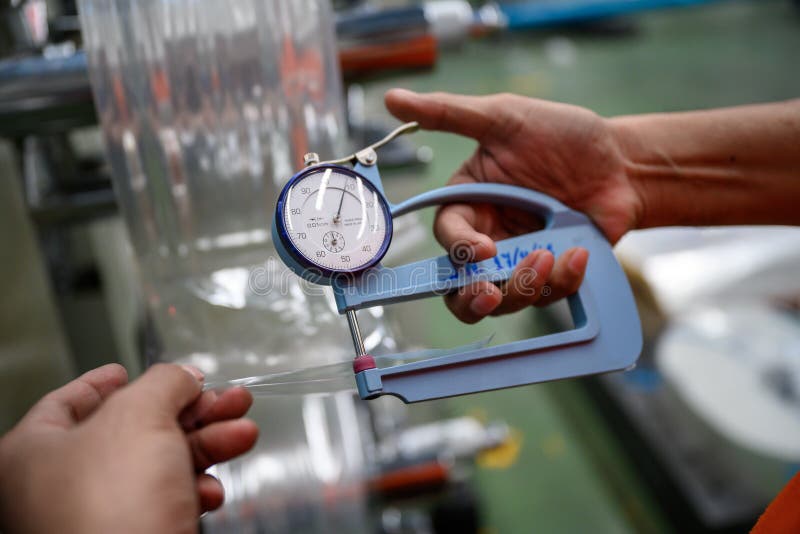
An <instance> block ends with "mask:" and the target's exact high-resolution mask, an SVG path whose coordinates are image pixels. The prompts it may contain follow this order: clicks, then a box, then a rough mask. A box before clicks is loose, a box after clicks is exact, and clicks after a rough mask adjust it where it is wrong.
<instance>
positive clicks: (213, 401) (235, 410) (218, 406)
mask: <svg viewBox="0 0 800 534" xmlns="http://www.w3.org/2000/svg"><path fill="white" fill-rule="evenodd" d="M252 404H253V396H252V395H251V394H250V392H249V391H247V390H246V389H245V388H242V387H235V388H231V389H227V390H224V391H214V390H209V391H204V392H203V394H202V395H200V397H199V398H198V399H197V401H195V402H194V403H193V404H192V405H191V406H189V407H188V408H186V409H185V410H184V411H183V413H181V415H180V418H179V420H180V423H181V426H182V427H183V429H184V430H185V431H190V430H196V429H198V428H201V427H203V426H206V425H210V424H211V423H216V422H218V421H224V420H227V419H236V418H238V417H242V416H243V415H244V414H245V413H247V410H249V409H250V406H251V405H252Z"/></svg>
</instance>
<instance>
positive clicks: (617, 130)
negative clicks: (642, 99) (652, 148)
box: [605, 116, 655, 230]
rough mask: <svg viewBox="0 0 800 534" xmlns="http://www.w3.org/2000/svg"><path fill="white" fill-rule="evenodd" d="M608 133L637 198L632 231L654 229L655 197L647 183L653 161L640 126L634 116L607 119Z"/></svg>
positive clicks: (625, 175) (626, 178) (625, 176)
mask: <svg viewBox="0 0 800 534" xmlns="http://www.w3.org/2000/svg"><path fill="white" fill-rule="evenodd" d="M605 121H606V123H607V126H608V130H609V132H611V137H612V138H613V140H614V144H615V145H616V148H617V153H618V154H619V157H620V158H621V163H622V171H623V173H624V179H625V180H626V181H627V183H628V184H629V186H630V188H631V191H632V193H633V197H634V199H635V200H634V204H635V206H636V209H635V210H634V213H635V217H634V221H633V228H631V229H632V230H633V229H639V228H648V227H651V226H654V225H653V224H652V223H651V221H652V220H653V218H654V215H653V213H652V211H653V209H654V206H653V205H652V204H653V203H652V201H651V200H650V198H651V196H652V192H651V187H650V184H649V180H648V178H649V177H648V174H649V173H648V169H649V170H650V171H652V170H653V161H654V159H655V158H654V157H653V156H652V155H650V154H648V153H647V147H646V145H645V144H644V143H643V142H642V139H641V136H642V132H641V126H640V125H639V124H637V122H638V121H637V118H636V117H635V116H621V117H612V118H609V119H605Z"/></svg>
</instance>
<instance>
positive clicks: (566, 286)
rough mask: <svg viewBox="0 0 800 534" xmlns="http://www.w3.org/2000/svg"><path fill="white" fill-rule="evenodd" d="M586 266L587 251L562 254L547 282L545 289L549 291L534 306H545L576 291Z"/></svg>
mask: <svg viewBox="0 0 800 534" xmlns="http://www.w3.org/2000/svg"><path fill="white" fill-rule="evenodd" d="M588 264H589V251H587V250H586V249H584V248H571V249H569V250H568V251H566V252H565V253H564V254H562V255H561V256H560V257H559V258H558V260H557V261H556V264H555V266H554V267H553V273H552V274H551V275H550V277H549V279H548V280H547V287H548V288H549V289H550V291H547V292H546V293H547V294H546V295H543V296H542V298H541V299H540V300H539V301H538V302H537V303H536V305H537V306H547V305H548V304H552V303H553V302H555V301H557V300H560V299H562V298H564V297H568V296H570V295H572V294H573V293H575V292H576V291H578V289H579V288H580V287H581V284H582V283H583V277H584V275H585V274H586V267H587V266H588Z"/></svg>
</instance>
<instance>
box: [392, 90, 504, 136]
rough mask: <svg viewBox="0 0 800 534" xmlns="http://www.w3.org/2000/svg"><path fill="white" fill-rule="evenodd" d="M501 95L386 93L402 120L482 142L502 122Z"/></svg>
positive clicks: (400, 91) (393, 109)
mask: <svg viewBox="0 0 800 534" xmlns="http://www.w3.org/2000/svg"><path fill="white" fill-rule="evenodd" d="M501 98H502V96H500V95H493V96H465V95H456V94H451V93H426V94H420V93H415V92H413V91H408V90H406V89H392V90H390V91H388V92H387V93H386V96H385V102H386V107H387V108H388V109H389V111H390V112H391V113H392V115H394V116H395V117H397V118H398V119H400V120H401V121H406V122H408V121H417V122H419V125H420V126H421V127H422V128H424V129H426V130H439V131H443V132H450V133H455V134H459V135H465V136H467V137H472V138H473V139H475V140H477V141H478V142H482V141H483V140H484V139H485V138H486V136H487V135H488V134H490V133H491V134H494V133H496V131H495V129H496V127H497V126H502V124H501V123H502V122H504V119H503V117H504V116H505V114H504V113H503V111H504V109H505V108H506V105H505V104H503V103H502V102H500V99H501Z"/></svg>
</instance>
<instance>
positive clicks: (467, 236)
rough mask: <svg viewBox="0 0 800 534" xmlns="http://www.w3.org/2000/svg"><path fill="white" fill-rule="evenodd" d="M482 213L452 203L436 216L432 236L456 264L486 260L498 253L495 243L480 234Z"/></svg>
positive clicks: (466, 206)
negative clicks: (479, 222)
mask: <svg viewBox="0 0 800 534" xmlns="http://www.w3.org/2000/svg"><path fill="white" fill-rule="evenodd" d="M478 217H480V214H479V212H478V211H477V210H476V208H475V207H474V206H471V205H468V204H451V205H449V206H445V207H443V208H442V209H441V210H439V213H438V214H437V215H436V222H435V223H434V226H433V233H434V235H435V236H436V239H437V241H439V243H441V245H442V246H443V247H444V248H445V250H447V252H448V254H449V255H450V257H451V258H452V259H453V261H455V262H457V263H459V264H464V263H470V262H475V261H483V260H486V259H489V258H491V257H493V256H494V255H495V254H497V246H496V245H495V244H494V240H493V239H492V238H491V237H489V236H488V235H486V234H483V233H481V232H479V231H477V230H476V229H475V228H476V226H477V224H478Z"/></svg>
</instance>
